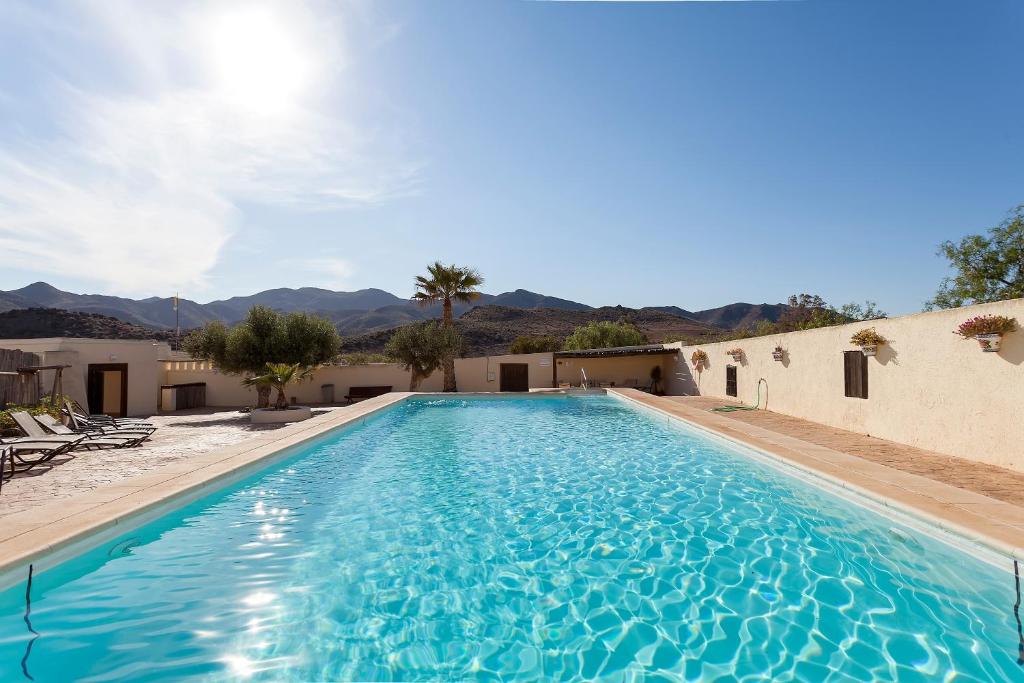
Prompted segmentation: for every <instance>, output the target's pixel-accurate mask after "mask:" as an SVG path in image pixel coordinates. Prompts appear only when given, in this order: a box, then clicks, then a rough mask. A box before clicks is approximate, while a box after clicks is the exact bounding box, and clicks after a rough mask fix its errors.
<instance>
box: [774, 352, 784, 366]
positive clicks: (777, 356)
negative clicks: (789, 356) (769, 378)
mask: <svg viewBox="0 0 1024 683" xmlns="http://www.w3.org/2000/svg"><path fill="white" fill-rule="evenodd" d="M783 355H785V352H784V351H772V358H774V359H775V360H777V361H779V362H780V363H781V362H782V356H783Z"/></svg>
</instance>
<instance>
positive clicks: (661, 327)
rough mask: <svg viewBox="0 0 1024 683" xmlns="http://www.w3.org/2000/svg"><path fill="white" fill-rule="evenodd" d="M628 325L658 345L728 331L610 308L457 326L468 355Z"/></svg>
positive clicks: (378, 345) (467, 316) (500, 311)
mask: <svg viewBox="0 0 1024 683" xmlns="http://www.w3.org/2000/svg"><path fill="white" fill-rule="evenodd" d="M597 320H609V321H624V322H629V323H632V324H634V325H636V326H637V327H638V328H640V330H641V331H643V332H644V334H646V335H647V337H648V339H649V340H650V341H652V342H658V341H664V340H666V339H670V338H676V337H681V336H688V337H697V336H702V335H715V334H718V333H721V332H722V330H721V329H719V328H717V327H714V326H713V325H708V324H706V323H702V322H699V321H697V320H692V319H690V318H683V317H680V316H678V315H673V314H671V313H666V312H664V311H660V310H657V309H654V308H641V309H636V308H624V307H622V306H605V307H602V308H593V309H588V310H578V311H567V310H559V309H553V308H531V309H524V308H512V307H509V306H477V307H476V308H473V309H472V310H470V311H468V312H466V313H464V314H463V315H462V316H461V317H459V318H458V319H457V320H456V321H455V324H456V326H457V327H458V328H459V331H460V332H461V333H462V335H463V337H464V338H465V340H466V346H467V353H468V355H471V356H475V355H483V354H501V353H508V349H509V346H510V345H511V343H512V341H513V340H515V338H516V337H518V336H519V335H553V336H557V337H566V336H568V335H570V334H572V331H573V330H574V329H576V327H578V326H579V325H585V324H587V323H588V322H591V321H597ZM394 331H395V330H394V328H390V329H382V330H377V331H374V332H369V333H365V334H361V335H356V336H353V337H348V338H346V339H345V342H344V349H345V350H346V351H370V352H379V351H381V350H383V348H384V345H385V344H386V343H387V340H388V339H389V338H390V337H391V335H392V334H394Z"/></svg>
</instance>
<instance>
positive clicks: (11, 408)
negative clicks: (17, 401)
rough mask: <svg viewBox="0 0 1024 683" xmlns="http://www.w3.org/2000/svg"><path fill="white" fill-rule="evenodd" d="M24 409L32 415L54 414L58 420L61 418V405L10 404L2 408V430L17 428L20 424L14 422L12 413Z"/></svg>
mask: <svg viewBox="0 0 1024 683" xmlns="http://www.w3.org/2000/svg"><path fill="white" fill-rule="evenodd" d="M22 410H24V411H25V412H27V413H29V414H30V415H52V416H53V417H55V418H57V419H58V420H59V419H61V406H57V407H53V406H51V405H50V404H49V403H43V404H42V405H37V406H18V405H13V404H9V405H8V406H7V407H6V408H5V409H4V410H0V432H6V431H8V430H16V429H17V428H18V426H17V425H16V424H15V423H14V418H12V417H11V413H17V412H20V411H22Z"/></svg>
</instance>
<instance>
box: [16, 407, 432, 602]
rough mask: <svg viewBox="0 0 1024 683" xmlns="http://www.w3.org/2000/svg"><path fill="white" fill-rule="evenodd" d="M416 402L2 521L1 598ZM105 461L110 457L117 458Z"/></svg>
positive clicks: (333, 417)
mask: <svg viewBox="0 0 1024 683" xmlns="http://www.w3.org/2000/svg"><path fill="white" fill-rule="evenodd" d="M414 395H416V394H412V393H410V392H392V393H389V394H385V395H383V396H379V397H377V398H373V399H369V400H367V401H363V402H361V403H357V404H355V405H353V406H351V407H350V408H345V409H342V410H336V411H332V412H330V413H328V414H326V415H318V416H316V417H314V418H311V419H310V420H306V421H303V422H294V423H290V424H288V425H287V426H286V427H282V428H281V429H278V430H275V431H273V432H268V433H267V434H264V435H260V436H258V437H254V438H252V439H248V440H246V441H243V442H241V443H238V444H232V445H230V446H225V447H223V448H218V449H214V450H212V451H209V452H207V453H202V454H200V455H199V456H196V458H194V459H193V460H189V461H186V462H176V463H172V464H169V465H166V466H164V467H161V468H158V469H155V470H152V471H149V472H145V473H142V474H140V475H138V476H136V477H129V478H127V479H123V480H120V481H117V482H114V483H111V484H109V485H107V486H101V487H99V488H96V489H94V490H92V491H89V492H87V493H83V494H81V495H79V496H74V497H71V498H68V499H66V500H61V501H57V502H55V503H51V504H49V505H45V506H41V507H39V508H36V509H33V510H29V511H27V512H22V513H18V514H17V515H16V516H14V515H12V516H10V517H12V518H10V519H4V520H0V534H3V528H5V527H6V528H8V529H11V528H16V529H17V531H16V532H15V533H8V534H7V535H6V536H0V538H2V540H0V590H3V589H5V588H7V587H9V586H11V585H13V584H15V583H17V582H19V581H21V580H23V579H24V578H25V576H26V573H27V571H28V567H29V565H35V566H36V568H37V571H40V570H43V569H47V568H49V567H50V566H53V565H56V564H59V563H60V562H62V561H63V560H64V559H67V557H68V556H73V555H75V554H77V553H78V552H81V550H83V549H84V548H85V547H88V546H89V545H92V544H93V542H94V541H96V540H97V539H100V538H101V537H102V535H103V534H105V533H109V532H110V531H111V530H113V529H116V528H118V527H130V526H137V525H138V524H142V523H145V521H148V519H147V518H151V517H155V516H159V515H160V514H164V512H165V511H166V510H167V509H168V508H169V507H172V506H177V505H182V504H186V503H187V502H189V501H190V500H195V499H197V498H199V497H201V496H202V495H205V494H207V493H210V492H212V491H215V490H217V489H219V488H222V487H223V486H227V485H229V484H230V483H232V482H233V481H238V480H240V479H243V478H244V477H246V476H248V475H250V474H252V473H254V472H256V471H258V470H259V469H262V468H263V467H266V466H267V465H269V464H271V463H272V462H273V461H274V460H275V459H283V458H285V457H287V456H288V455H289V454H290V451H292V450H293V449H294V448H296V447H298V446H301V445H302V444H304V443H307V442H309V441H311V440H314V439H317V438H319V437H322V436H324V435H326V434H328V433H330V432H332V431H335V430H338V429H341V428H344V427H346V426H351V425H353V424H356V423H358V422H360V421H361V420H363V419H365V418H367V417H369V416H371V415H374V414H376V413H379V412H381V411H383V410H386V409H388V408H391V407H393V406H395V405H397V404H398V403H401V402H402V401H405V400H407V399H408V398H409V397H411V396H414ZM109 453H110V454H111V457H116V450H115V451H109Z"/></svg>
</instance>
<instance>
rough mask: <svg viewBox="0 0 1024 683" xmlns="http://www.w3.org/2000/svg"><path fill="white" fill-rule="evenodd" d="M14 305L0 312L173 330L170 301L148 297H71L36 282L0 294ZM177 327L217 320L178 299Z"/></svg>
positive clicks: (194, 305)
mask: <svg viewBox="0 0 1024 683" xmlns="http://www.w3.org/2000/svg"><path fill="white" fill-rule="evenodd" d="M12 295H13V297H15V298H14V299H13V301H14V302H15V305H2V306H0V309H3V310H11V309H18V308H59V309H63V310H67V311H79V312H83V313H98V314H100V315H107V316H113V317H115V318H119V319H121V320H124V321H125V322H129V323H134V324H136V325H142V326H145V327H152V328H155V329H173V328H174V304H173V301H172V299H171V298H170V297H167V298H163V299H161V298H159V297H150V298H148V299H125V298H122V297H118V296H106V295H103V294H73V293H71V292H65V291H62V290H60V289H57V288H56V287H53V286H51V285H48V284H47V283H45V282H36V283H33V284H31V285H28V286H27V287H22V288H21V289H15V290H13V291H10V292H0V304H2V303H3V302H4V300H5V299H6V300H7V302H8V304H9V303H10V302H11V297H12ZM180 315H181V327H182V329H184V328H191V327H199V326H201V325H202V324H203V323H205V322H207V321H209V320H218V319H220V316H219V315H217V314H216V313H214V312H213V311H210V310H208V309H206V308H205V307H204V306H203V305H202V304H197V303H196V302H194V301H189V300H187V299H182V300H181V302H180Z"/></svg>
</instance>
